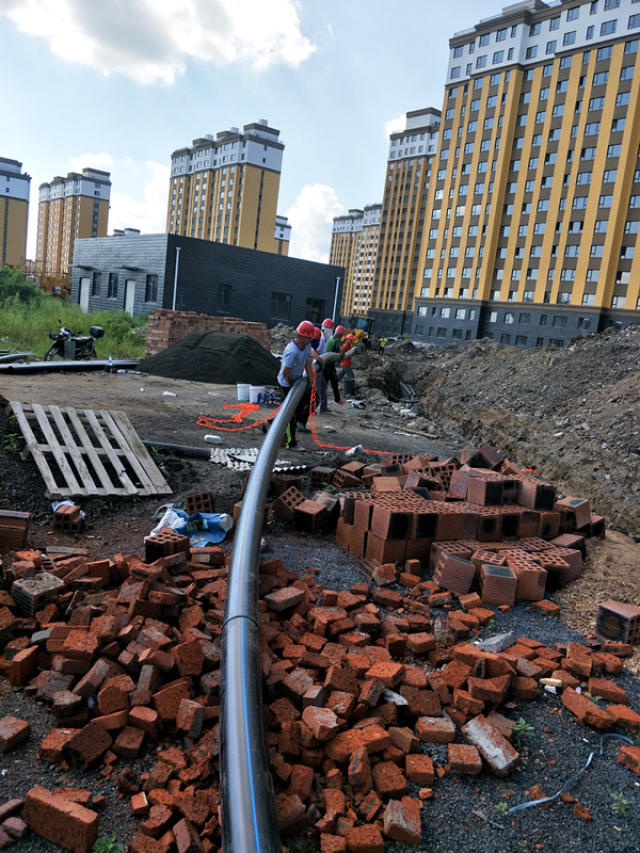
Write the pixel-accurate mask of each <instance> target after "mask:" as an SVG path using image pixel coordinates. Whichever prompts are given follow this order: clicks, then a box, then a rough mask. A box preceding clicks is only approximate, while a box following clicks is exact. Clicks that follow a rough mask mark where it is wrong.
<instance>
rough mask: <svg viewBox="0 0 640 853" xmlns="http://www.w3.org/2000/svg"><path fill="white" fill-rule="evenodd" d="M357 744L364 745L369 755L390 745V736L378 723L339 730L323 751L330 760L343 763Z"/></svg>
mask: <svg viewBox="0 0 640 853" xmlns="http://www.w3.org/2000/svg"><path fill="white" fill-rule="evenodd" d="M359 746H364V747H365V749H366V750H367V752H368V753H369V755H371V754H373V753H375V752H382V750H384V749H386V748H387V747H388V746H391V736H390V735H389V733H388V732H387V731H385V729H383V728H382V727H381V726H378V725H370V726H365V727H364V728H361V729H349V730H347V731H344V732H340V733H339V734H337V735H336V736H335V737H334V739H333V740H331V741H329V742H328V743H327V746H326V750H325V751H326V754H327V756H328V757H329V758H331V759H332V761H336V762H338V763H339V764H344V763H345V762H346V761H348V760H349V758H350V756H351V755H352V754H353V752H354V751H355V750H356V749H357V748H358V747H359Z"/></svg>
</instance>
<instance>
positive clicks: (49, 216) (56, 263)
mask: <svg viewBox="0 0 640 853" xmlns="http://www.w3.org/2000/svg"><path fill="white" fill-rule="evenodd" d="M109 177H110V175H109V172H103V171H102V170H100V169H90V168H87V169H83V170H82V173H79V172H69V173H68V175H67V177H66V178H62V177H60V176H57V177H55V178H54V179H53V180H52V181H51V182H50V183H45V184H40V187H39V191H40V201H39V205H38V235H37V242H36V272H37V273H39V274H41V275H51V276H68V275H69V273H70V272H71V262H72V260H73V245H74V242H75V239H76V237H106V236H107V228H108V224H109V199H110V196H111V181H110V180H109Z"/></svg>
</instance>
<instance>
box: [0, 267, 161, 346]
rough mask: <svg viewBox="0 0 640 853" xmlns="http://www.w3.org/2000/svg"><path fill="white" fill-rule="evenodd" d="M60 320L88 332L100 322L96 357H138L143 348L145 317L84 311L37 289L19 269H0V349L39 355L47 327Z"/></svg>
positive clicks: (45, 342) (55, 327) (52, 327)
mask: <svg viewBox="0 0 640 853" xmlns="http://www.w3.org/2000/svg"><path fill="white" fill-rule="evenodd" d="M58 319H60V320H61V321H62V325H63V326H67V327H68V328H69V329H71V330H72V331H73V332H74V333H75V332H80V333H81V334H85V335H86V334H89V326H102V327H103V328H104V337H102V338H100V339H99V340H98V341H97V342H96V350H97V353H98V358H108V357H109V356H112V357H113V358H141V357H142V356H143V355H144V351H145V337H146V323H147V318H146V317H131V316H130V315H129V314H127V313H126V311H118V312H117V313H115V314H112V313H111V312H109V311H96V312H93V313H91V314H85V313H84V312H83V311H81V310H80V306H79V305H75V304H73V303H71V302H66V301H61V300H60V299H56V298H54V297H53V296H50V295H49V294H48V293H44V292H43V291H41V290H38V287H37V285H36V284H35V283H34V282H33V281H30V280H29V279H27V278H25V277H24V275H22V273H19V272H16V271H13V270H9V269H7V268H6V267H5V268H3V269H0V349H8V350H12V351H17V350H25V351H29V352H32V353H33V354H34V356H35V357H36V358H41V357H42V356H43V355H44V354H45V352H46V351H47V350H48V349H49V346H50V344H51V341H50V340H49V338H48V335H47V332H48V331H52V332H54V331H57V330H58V327H59V326H60V323H59V322H58Z"/></svg>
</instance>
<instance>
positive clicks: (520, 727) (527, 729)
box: [513, 717, 535, 749]
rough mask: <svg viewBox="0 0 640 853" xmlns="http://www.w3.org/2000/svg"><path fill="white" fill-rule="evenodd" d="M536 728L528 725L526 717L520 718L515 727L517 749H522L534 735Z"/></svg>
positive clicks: (514, 736)
mask: <svg viewBox="0 0 640 853" xmlns="http://www.w3.org/2000/svg"><path fill="white" fill-rule="evenodd" d="M534 730H535V729H534V727H533V726H532V725H531V723H528V722H527V721H526V720H525V718H524V717H520V718H519V719H518V722H517V723H516V724H515V726H514V727H513V743H514V746H515V747H516V748H517V749H520V748H521V747H522V745H523V743H524V741H525V739H526V738H528V737H529V735H531V734H533V732H534Z"/></svg>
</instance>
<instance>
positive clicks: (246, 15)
mask: <svg viewBox="0 0 640 853" xmlns="http://www.w3.org/2000/svg"><path fill="white" fill-rule="evenodd" d="M503 5H506V4H504V3H503V2H500V0H455V2H451V3H448V4H447V3H442V2H434V0H405V2H403V3H390V2H388V0H387V2H383V0H366V2H365V0H313V2H311V0H297V2H296V0H172V2H168V0H0V45H2V50H0V80H2V82H3V85H2V87H1V88H2V95H1V100H2V107H3V110H2V115H3V126H2V131H1V133H0V156H3V157H10V158H12V159H16V160H20V161H21V162H22V163H23V164H24V165H23V168H24V169H25V170H26V171H27V172H28V173H29V174H30V175H31V176H32V182H31V204H30V222H29V240H28V255H29V256H30V257H33V255H34V244H35V230H36V221H37V205H38V185H39V184H40V183H42V182H43V181H50V180H51V179H52V178H53V177H54V176H55V175H65V174H66V173H67V172H68V171H71V170H79V169H82V168H83V167H84V166H94V167H97V168H104V169H107V170H108V171H110V172H111V180H112V184H113V186H112V191H111V213H110V218H109V232H111V231H112V229H113V228H123V227H127V226H132V227H138V228H141V229H142V231H144V232H147V233H149V232H157V231H163V230H164V226H165V213H166V198H167V189H168V180H169V162H170V155H171V152H172V151H173V150H174V149H176V148H179V147H182V146H185V145H189V144H191V140H192V139H195V138H196V137H198V136H202V135H204V134H205V133H216V132H218V131H220V130H225V129H227V128H229V127H231V126H242V125H243V124H247V123H250V122H253V121H256V120H258V119H260V118H266V119H268V120H269V123H270V125H271V126H272V127H277V128H278V129H279V130H280V131H281V139H282V141H283V142H284V143H285V151H284V162H283V170H282V177H281V182H280V199H279V213H282V214H285V215H288V216H289V219H290V222H291V224H292V226H293V235H292V243H291V250H290V254H291V255H294V256H296V257H304V258H310V259H312V260H326V259H327V256H328V249H329V242H330V235H331V220H332V218H333V216H336V215H338V214H340V213H342V212H345V211H346V210H347V209H348V208H350V207H362V206H363V205H365V204H370V203H374V202H377V201H381V200H382V190H383V184H384V172H385V163H386V156H387V147H388V132H389V130H390V129H392V128H393V129H397V128H398V123H397V122H398V119H399V118H400V117H401V116H403V115H404V113H406V112H407V111H408V110H414V109H419V108H421V107H428V106H433V107H436V108H438V109H440V108H441V106H442V95H443V91H444V78H445V73H446V67H447V61H448V39H449V38H450V36H451V35H453V33H455V32H458V31H460V30H464V29H467V28H469V27H472V26H473V25H474V24H476V23H478V21H480V20H481V19H482V18H486V17H490V16H492V15H496V14H499V13H500V12H501V10H502V7H503Z"/></svg>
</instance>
